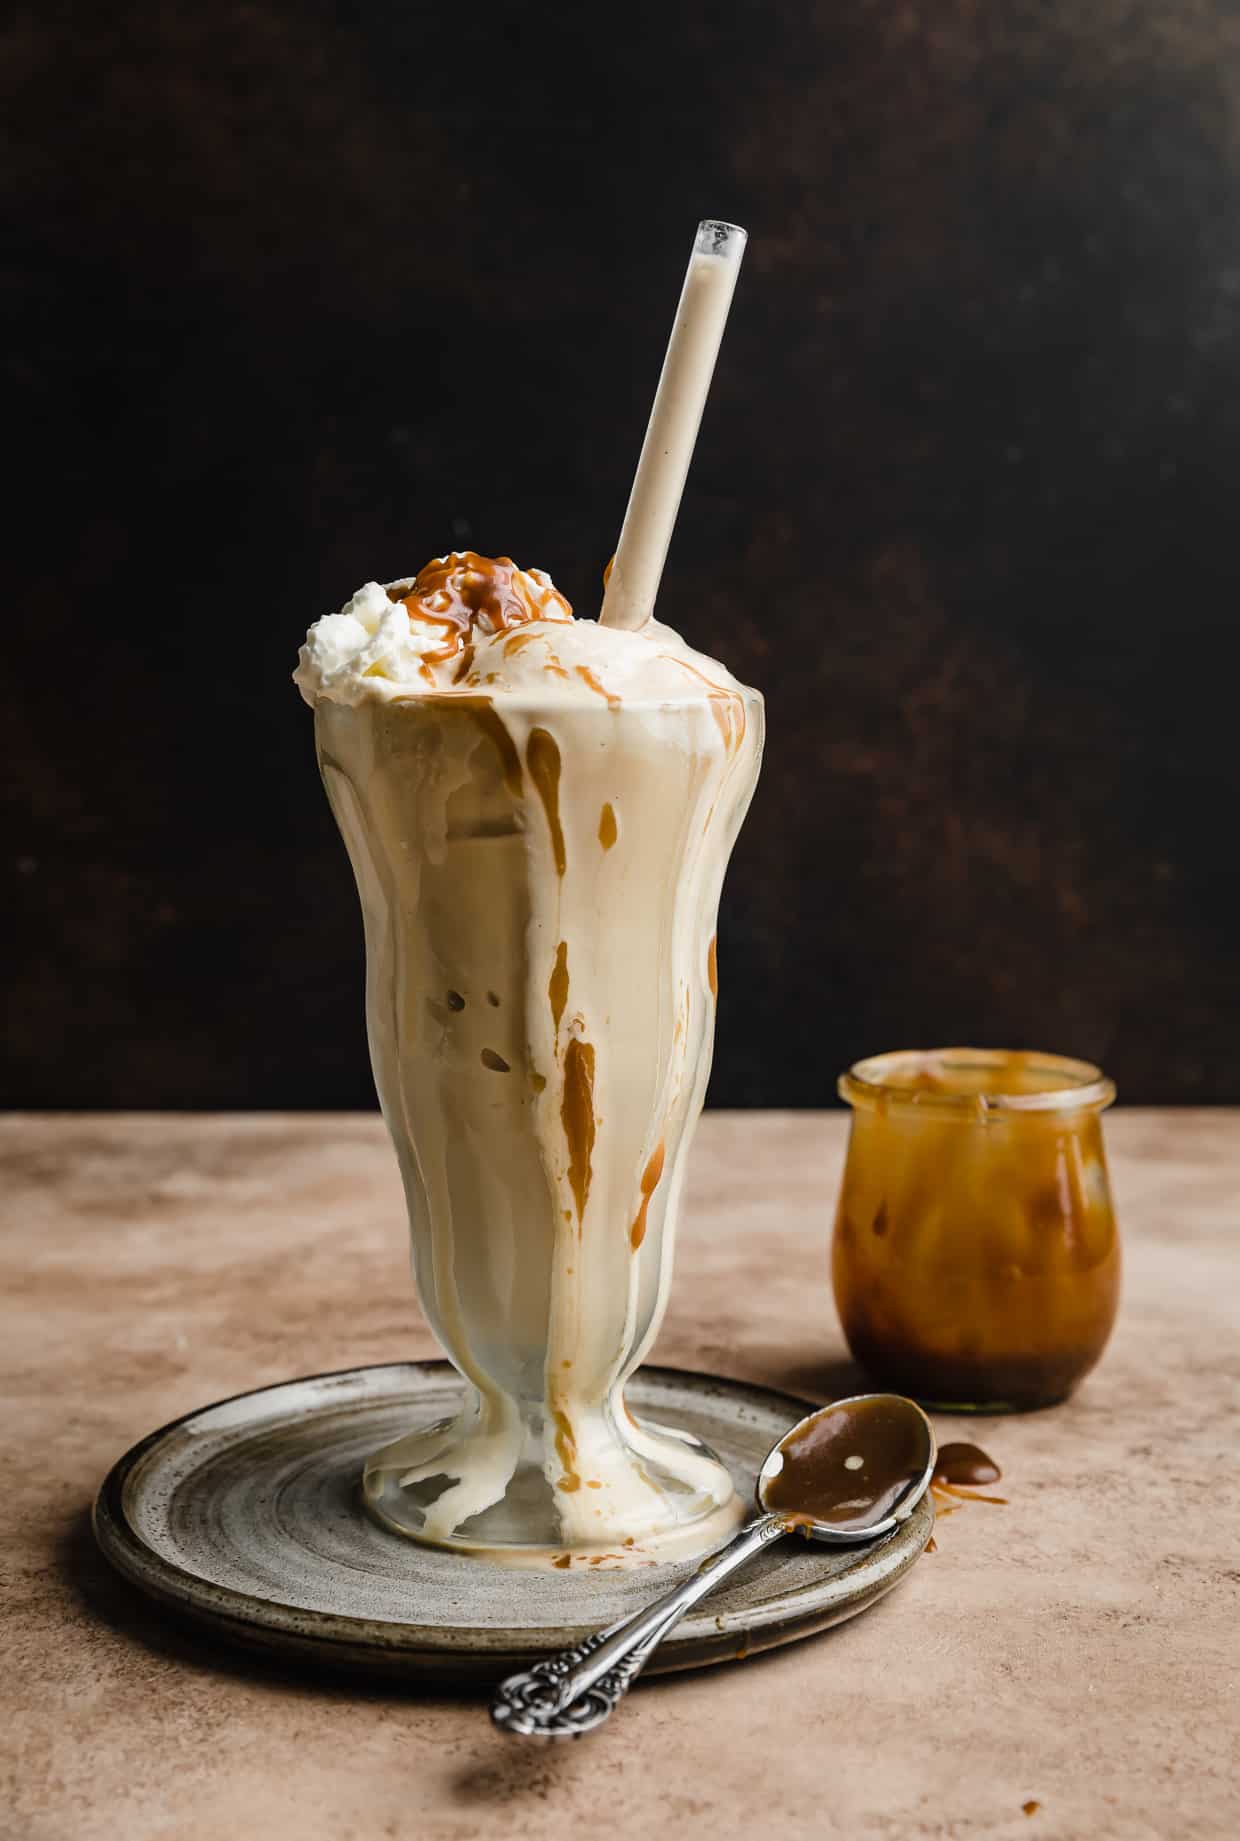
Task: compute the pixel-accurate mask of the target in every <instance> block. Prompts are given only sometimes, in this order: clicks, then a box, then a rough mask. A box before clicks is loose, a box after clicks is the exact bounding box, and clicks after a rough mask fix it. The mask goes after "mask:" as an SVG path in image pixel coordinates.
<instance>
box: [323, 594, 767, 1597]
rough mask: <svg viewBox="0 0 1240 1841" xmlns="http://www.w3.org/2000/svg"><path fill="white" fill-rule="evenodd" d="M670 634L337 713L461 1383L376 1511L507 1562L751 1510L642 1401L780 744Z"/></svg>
mask: <svg viewBox="0 0 1240 1841" xmlns="http://www.w3.org/2000/svg"><path fill="white" fill-rule="evenodd" d="M389 592H391V591H389ZM548 633H549V634H550V637H549V638H548ZM651 633H652V635H653V637H647V635H645V634H643V635H642V636H641V637H640V639H639V638H638V637H637V636H635V635H632V634H627V633H626V634H621V635H608V634H607V633H606V631H605V630H604V629H600V628H598V627H597V626H596V625H595V623H593V622H585V621H580V622H576V621H574V622H571V624H570V625H569V626H568V627H561V626H558V625H555V626H552V625H551V624H550V623H546V624H544V625H543V626H542V627H541V628H540V627H539V626H524V627H518V628H516V629H515V630H514V631H512V632H511V633H509V634H507V635H506V636H501V638H499V639H497V640H494V641H492V642H491V643H492V650H493V651H495V652H496V653H497V657H500V658H502V659H503V660H506V661H509V662H510V663H511V666H512V672H513V679H514V681H511V682H504V681H503V678H504V668H503V666H502V665H501V668H500V669H499V670H496V671H492V672H490V673H489V674H482V675H483V677H484V678H485V677H486V676H487V675H489V676H490V677H491V678H492V680H495V679H496V678H498V679H500V680H501V681H500V682H498V683H496V682H492V684H491V685H490V687H489V688H488V687H487V686H486V685H485V684H481V683H478V682H476V681H466V682H463V683H462V687H461V688H459V689H457V688H447V689H439V688H429V689H427V690H426V691H425V692H419V693H418V694H412V695H407V696H404V695H402V696H395V697H391V696H386V697H379V698H371V697H366V696H361V697H358V698H356V699H355V700H353V701H334V700H332V699H331V698H330V697H320V698H319V699H318V700H317V701H316V739H317V746H318V752H319V760H320V765H321V769H322V774H323V780H324V783H325V785H326V788H327V792H328V796H329V798H330V800H331V804H332V808H333V811H334V812H335V815H336V818H337V821H338V823H339V826H340V830H341V832H342V834H343V837H344V840H345V843H346V845H347V847H348V851H349V855H350V858H351V860H352V863H353V868H354V872H355V875H356V879H357V885H358V890H359V893H360V896H361V904H362V911H363V916H364V921H365V932H366V953H367V1000H366V1001H367V1020H368V1030H369V1038H370V1049H371V1059H372V1064H373V1067H374V1074H375V1082H376V1085H377V1087H378V1091H379V1098H380V1102H381V1104H382V1107H383V1112H384V1116H385V1119H386V1121H387V1125H388V1129H389V1131H390V1133H391V1136H392V1140H393V1143H394V1145H395V1148H396V1153H397V1157H398V1159H399V1162H400V1168H401V1173H402V1176H403V1178H404V1185H405V1193H406V1198H407V1202H408V1210H409V1220H410V1227H411V1232H412V1241H413V1265H414V1273H415V1278H416V1282H417V1287H418V1292H419V1296H420V1298H421V1302H422V1305H423V1308H424V1310H425V1311H426V1314H427V1316H428V1318H429V1320H430V1322H431V1324H432V1326H433V1328H434V1330H435V1333H436V1335H437V1336H438V1338H439V1340H440V1341H441V1342H442V1344H443V1346H444V1348H445V1349H446V1350H447V1352H448V1354H449V1355H450V1356H451V1358H452V1360H453V1362H454V1363H455V1364H456V1366H457V1368H458V1369H459V1370H460V1372H461V1374H462V1375H463V1376H464V1378H465V1380H466V1381H467V1383H468V1384H469V1392H468V1399H467V1403H466V1405H465V1407H464V1409H463V1411H462V1412H461V1413H460V1414H459V1415H458V1416H457V1417H456V1418H454V1419H452V1420H450V1421H448V1422H446V1423H443V1424H439V1425H436V1426H434V1427H432V1428H430V1429H429V1430H427V1429H420V1430H416V1431H413V1432H411V1433H410V1434H409V1435H408V1436H407V1437H405V1438H402V1439H400V1440H398V1441H397V1442H396V1443H395V1444H393V1445H391V1446H389V1447H388V1448H387V1449H385V1450H383V1451H380V1452H377V1453H376V1454H375V1455H374V1456H373V1457H372V1458H371V1459H370V1461H369V1463H368V1464H367V1466H366V1472H365V1485H364V1488H365V1499H366V1502H367V1504H368V1506H369V1508H370V1509H371V1511H372V1513H374V1514H375V1515H376V1516H378V1517H379V1518H381V1519H382V1520H383V1521H384V1522H385V1523H387V1524H389V1525H390V1526H392V1527H394V1528H397V1529H399V1530H400V1531H401V1532H403V1533H406V1534H409V1535H411V1536H413V1537H414V1538H417V1539H420V1540H424V1541H427V1542H432V1543H435V1544H437V1545H442V1546H449V1547H455V1548H462V1549H471V1550H483V1551H487V1552H490V1553H493V1554H495V1555H496V1556H497V1557H500V1558H505V1559H508V1560H511V1561H516V1562H519V1561H521V1560H522V1559H525V1560H528V1561H530V1562H532V1563H535V1564H538V1563H544V1564H545V1563H554V1562H556V1561H558V1562H559V1563H560V1564H561V1565H564V1564H571V1562H572V1558H573V1557H574V1556H575V1555H577V1554H581V1555H584V1556H591V1555H594V1554H597V1553H602V1552H607V1553H609V1554H614V1555H616V1556H617V1557H618V1558H620V1559H626V1558H627V1559H633V1560H636V1559H639V1558H641V1557H648V1556H650V1555H652V1554H657V1555H658V1556H660V1557H662V1556H665V1555H670V1554H673V1553H675V1552H677V1551H688V1550H698V1551H704V1550H705V1549H706V1548H708V1547H710V1546H712V1545H714V1544H715V1543H716V1542H717V1541H718V1540H720V1539H722V1538H723V1537H724V1536H725V1535H726V1534H727V1533H728V1532H729V1530H730V1529H731V1527H732V1526H733V1525H734V1523H735V1522H736V1521H737V1520H738V1519H739V1516H740V1513H741V1504H740V1503H739V1501H738V1499H737V1497H736V1495H735V1492H734V1489H733V1485H732V1482H731V1479H730V1477H729V1476H728V1473H727V1471H726V1470H725V1469H724V1468H723V1467H722V1466H721V1465H720V1464H719V1463H718V1461H717V1460H716V1459H715V1458H714V1457H713V1456H712V1455H711V1454H710V1453H709V1452H708V1451H706V1450H705V1448H704V1447H702V1446H700V1445H698V1444H697V1443H696V1442H695V1441H694V1440H693V1439H692V1438H690V1437H689V1436H688V1435H687V1434H685V1433H684V1432H680V1431H677V1430H675V1429H674V1428H668V1427H657V1426H654V1425H651V1424H646V1423H641V1422H638V1421H637V1420H635V1419H634V1418H633V1417H632V1415H631V1414H630V1413H629V1411H628V1409H627V1408H626V1406H625V1402H624V1393H623V1389H624V1382H625V1379H626V1377H627V1376H628V1375H629V1374H631V1372H632V1370H633V1369H634V1367H635V1366H636V1365H637V1364H638V1362H639V1361H640V1360H641V1358H642V1356H643V1354H644V1353H645V1351H646V1350H647V1349H648V1347H649V1346H650V1344H651V1342H652V1340H653V1338H654V1336H655V1334H656V1332H657V1330H658V1327H659V1323H660V1320H661V1318H662V1316H663V1311H664V1308H665V1305H666V1302H667V1296H668V1289H669V1285H670V1281H671V1272H672V1252H673V1243H674V1238H675V1229H676V1221H677V1216H678V1214H679V1210H680V1201H681V1192H682V1187H683V1183H684V1176H685V1160H686V1153H687V1151H688V1146H689V1139H690V1135H691V1132H692V1128H693V1125H694V1123H695V1121H696V1119H697V1116H698V1113H699V1112H700V1110H701V1105H702V1100H703V1095H704V1092H705V1088H706V1083H707V1078H708V1075H709V1072H710V1064H711V1055H712V1048H713V1040H714V1018H715V993H716V977H715V924H716V911H717V907H718V902H719V894H720V888H721V885H722V881H723V876H724V871H725V869H726V866H727V861H728V857H729V855H730V852H731V849H732V845H733V842H734V840H735V838H736V834H737V831H738V829H739V827H740V824H741V821H742V819H743V817H744V814H745V811H746V808H747V806H748V804H749V800H750V798H751V795H752V793H753V789H754V784H755V781H756V778H757V773H758V765H759V760H760V755H761V735H762V701H761V698H760V697H759V696H758V695H757V693H756V692H754V691H750V690H747V689H745V688H744V687H743V686H740V685H737V684H736V682H735V680H733V679H731V678H729V677H728V675H727V673H726V672H723V670H722V668H721V667H717V666H713V665H712V663H711V661H709V660H705V659H702V658H701V656H700V655H698V654H695V653H690V652H689V651H688V648H685V647H683V644H682V642H680V641H679V640H677V639H676V636H675V635H674V634H672V633H670V632H669V630H668V629H666V628H657V629H656V628H654V627H653V626H652V628H651ZM600 635H601V636H602V637H601V642H600ZM600 643H602V646H603V652H604V653H605V654H606V657H601V656H599V655H598V647H599V644H600ZM639 647H640V648H641V650H640V655H639V654H638V648H639ZM522 650H524V651H525V654H526V656H525V658H524V659H521V658H520V657H519V656H518V655H519V654H520V652H521V651H522ZM612 653H616V654H617V656H619V655H620V654H623V659H624V661H625V662H624V670H620V668H619V666H617V665H616V664H615V660H614V659H613V658H612V656H611V655H612ZM582 657H589V658H592V659H593V660H594V667H597V669H595V668H594V667H592V666H591V665H589V664H587V665H582V664H581V663H580V662H574V660H577V661H579V660H580V658H582ZM634 658H635V659H636V660H637V664H638V665H640V667H641V669H640V670H637V669H636V666H634V667H632V668H630V663H629V661H630V660H632V659H634ZM690 660H693V661H696V665H695V664H692V663H690V662H689V661H690ZM703 668H706V669H703ZM626 673H627V676H626ZM457 675H459V674H457ZM470 677H471V680H476V679H477V678H478V672H477V670H476V669H475V671H474V672H473V673H471V674H470ZM518 679H519V681H516V680H518ZM617 684H620V685H622V686H623V685H628V686H629V688H628V689H624V690H623V691H618V690H616V689H614V688H610V686H613V685H617Z"/></svg>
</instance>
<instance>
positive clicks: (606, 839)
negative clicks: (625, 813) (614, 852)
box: [598, 800, 620, 850]
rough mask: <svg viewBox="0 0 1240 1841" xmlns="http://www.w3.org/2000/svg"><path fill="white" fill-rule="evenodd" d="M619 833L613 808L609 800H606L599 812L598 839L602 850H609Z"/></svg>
mask: <svg viewBox="0 0 1240 1841" xmlns="http://www.w3.org/2000/svg"><path fill="white" fill-rule="evenodd" d="M619 835H620V827H619V826H618V825H617V823H616V814H615V809H614V808H613V806H612V804H611V801H610V800H608V802H607V804H606V805H605V806H604V807H603V809H602V811H601V812H600V813H599V819H598V841H599V843H600V844H601V845H602V846H603V849H604V850H610V849H611V847H612V845H613V844H614V843H615V841H616V839H617V838H618V837H619Z"/></svg>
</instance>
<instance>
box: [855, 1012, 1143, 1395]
mask: <svg viewBox="0 0 1240 1841" xmlns="http://www.w3.org/2000/svg"><path fill="white" fill-rule="evenodd" d="M839 1091H840V1096H841V1098H843V1099H845V1100H847V1101H848V1103H849V1105H850V1106H851V1107H852V1108H853V1117H852V1129H851V1133H850V1137H849V1144H848V1160H847V1164H846V1166H845V1170H844V1183H843V1188H842V1190H841V1192H840V1202H839V1210H838V1213H837V1216H836V1222H835V1236H834V1242H833V1247H832V1271H833V1278H834V1283H835V1301H836V1305H837V1307H838V1309H839V1313H840V1320H841V1322H842V1323H843V1326H844V1334H845V1336H846V1337H847V1339H848V1346H849V1348H850V1349H851V1350H852V1353H853V1355H854V1356H855V1358H856V1360H857V1361H859V1362H860V1363H861V1364H862V1366H863V1367H865V1368H866V1369H868V1370H869V1372H870V1373H871V1374H872V1375H873V1376H874V1378H875V1379H876V1380H877V1381H879V1382H881V1383H882V1385H883V1386H885V1387H891V1388H894V1389H897V1390H898V1391H899V1392H901V1393H906V1394H910V1395H912V1396H913V1397H914V1398H915V1399H917V1400H920V1401H922V1402H923V1403H924V1404H926V1405H929V1406H935V1407H943V1408H946V1409H948V1410H949V1411H956V1412H969V1411H973V1412H988V1413H996V1412H1016V1411H1020V1410H1022V1409H1024V1408H1028V1407H1034V1406H1049V1405H1050V1404H1052V1402H1054V1401H1056V1400H1062V1399H1064V1398H1065V1396H1066V1395H1067V1394H1069V1393H1071V1391H1072V1389H1073V1388H1074V1387H1075V1386H1076V1384H1077V1382H1078V1381H1079V1380H1080V1379H1081V1377H1082V1375H1084V1374H1087V1373H1088V1372H1089V1370H1090V1369H1091V1368H1092V1367H1093V1365H1094V1363H1095V1362H1096V1361H1097V1360H1098V1357H1099V1356H1100V1355H1101V1354H1102V1351H1103V1349H1104V1348H1105V1347H1106V1342H1107V1338H1108V1337H1109V1335H1110V1333H1111V1326H1112V1324H1113V1323H1114V1321H1115V1311H1116V1306H1117V1304H1118V1300H1119V1270H1120V1252H1119V1238H1118V1235H1117V1232H1116V1227H1115V1215H1114V1212H1113V1209H1112V1206H1111V1191H1110V1184H1109V1182H1108V1180H1107V1166H1106V1156H1105V1153H1104V1151H1103V1145H1102V1114H1103V1112H1104V1110H1105V1109H1106V1107H1108V1106H1109V1105H1110V1104H1111V1102H1112V1100H1113V1099H1114V1098H1115V1088H1114V1086H1113V1085H1112V1083H1111V1082H1110V1081H1109V1080H1107V1079H1106V1077H1105V1076H1104V1075H1103V1074H1102V1073H1101V1071H1100V1070H1099V1069H1098V1068H1096V1067H1091V1066H1090V1064H1089V1063H1088V1062H1085V1061H1069V1060H1066V1059H1065V1058H1064V1057H1063V1056H1061V1055H1041V1054H1026V1053H1017V1052H1012V1051H1007V1050H998V1049H972V1048H945V1049H936V1050H932V1051H926V1052H921V1051H910V1052H907V1053H901V1054H892V1055H876V1056H875V1057H873V1059H871V1060H869V1061H859V1062H858V1063H857V1064H856V1066H855V1067H852V1068H850V1069H849V1071H848V1073H847V1074H844V1075H843V1076H841V1079H840V1083H839Z"/></svg>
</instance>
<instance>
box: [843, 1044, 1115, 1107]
mask: <svg viewBox="0 0 1240 1841" xmlns="http://www.w3.org/2000/svg"><path fill="white" fill-rule="evenodd" d="M1001 1069H1020V1070H1022V1071H1023V1072H1025V1073H1027V1074H1029V1075H1030V1076H1032V1077H1034V1078H1036V1077H1038V1076H1039V1075H1041V1076H1045V1077H1048V1078H1050V1079H1051V1080H1052V1081H1053V1084H1051V1085H1048V1086H1045V1087H1043V1088H1041V1089H1035V1090H1034V1091H1033V1092H1030V1093H988V1092H986V1090H985V1087H984V1085H982V1086H980V1087H978V1089H977V1090H975V1091H970V1092H956V1093H953V1092H950V1091H943V1090H941V1089H935V1088H933V1087H911V1086H909V1085H907V1084H903V1085H902V1084H901V1083H900V1081H899V1080H898V1079H897V1078H896V1076H897V1075H898V1074H899V1075H904V1076H907V1075H908V1074H910V1073H912V1074H914V1075H918V1074H920V1075H925V1076H929V1077H930V1078H932V1079H939V1080H942V1079H944V1078H946V1077H949V1076H950V1073H951V1071H952V1070H960V1071H962V1072H963V1071H966V1070H967V1071H969V1072H970V1073H972V1074H974V1075H979V1074H980V1075H982V1076H983V1077H984V1076H985V1074H986V1072H987V1071H988V1070H994V1071H995V1072H998V1071H999V1070H1001ZM837 1091H838V1093H839V1096H840V1098H841V1099H842V1100H846V1101H847V1102H848V1104H849V1105H850V1106H857V1105H862V1106H871V1107H880V1106H881V1107H883V1108H884V1109H886V1110H890V1108H891V1107H892V1106H893V1105H894V1106H900V1107H904V1106H907V1107H910V1108H914V1107H915V1108H916V1109H917V1111H919V1112H945V1113H951V1114H955V1115H957V1116H960V1115H966V1116H969V1117H972V1118H977V1117H979V1116H982V1117H985V1116H987V1115H989V1114H991V1113H996V1112H997V1113H1004V1112H1079V1111H1082V1110H1092V1111H1098V1112H1102V1111H1104V1110H1105V1108H1106V1107H1108V1106H1109V1105H1111V1103H1112V1101H1113V1100H1114V1098H1115V1083H1114V1081H1112V1080H1110V1079H1109V1078H1108V1077H1107V1075H1105V1074H1104V1073H1103V1072H1102V1069H1101V1068H1099V1067H1095V1065H1094V1063H1093V1062H1092V1061H1077V1060H1075V1059H1073V1058H1072V1057H1071V1056H1069V1055H1051V1054H1044V1053H1041V1052H1040V1051H1039V1050H1036V1049H1017V1048H903V1049H894V1050H891V1051H889V1052H888V1053H887V1054H883V1055H870V1056H867V1057H866V1059H865V1060H863V1061H854V1063H853V1065H852V1066H851V1067H850V1068H849V1069H848V1071H847V1073H844V1074H841V1075H840V1078H839V1081H838V1083H837Z"/></svg>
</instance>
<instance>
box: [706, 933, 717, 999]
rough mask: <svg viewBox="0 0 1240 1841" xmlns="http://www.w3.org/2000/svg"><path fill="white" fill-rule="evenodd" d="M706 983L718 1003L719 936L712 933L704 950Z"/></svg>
mask: <svg viewBox="0 0 1240 1841" xmlns="http://www.w3.org/2000/svg"><path fill="white" fill-rule="evenodd" d="M706 981H707V983H708V984H709V985H710V994H711V996H712V997H713V998H714V1000H715V1002H716V1003H718V1002H719V935H718V934H717V933H712V934H711V936H710V945H709V946H708V947H707V948H706Z"/></svg>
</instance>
